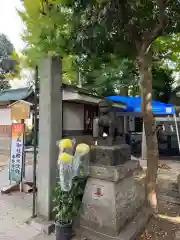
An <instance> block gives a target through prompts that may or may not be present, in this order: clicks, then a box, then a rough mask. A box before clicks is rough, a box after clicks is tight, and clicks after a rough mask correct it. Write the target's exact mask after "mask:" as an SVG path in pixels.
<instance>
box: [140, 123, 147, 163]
mask: <svg viewBox="0 0 180 240" xmlns="http://www.w3.org/2000/svg"><path fill="white" fill-rule="evenodd" d="M141 159H142V160H146V159H147V145H146V134H145V128H144V121H143V129H142V142H141Z"/></svg>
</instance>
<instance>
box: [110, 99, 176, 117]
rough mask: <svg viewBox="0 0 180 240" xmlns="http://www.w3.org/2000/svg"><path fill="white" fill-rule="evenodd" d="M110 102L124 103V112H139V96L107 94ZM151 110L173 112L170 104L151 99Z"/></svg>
mask: <svg viewBox="0 0 180 240" xmlns="http://www.w3.org/2000/svg"><path fill="white" fill-rule="evenodd" d="M107 98H108V99H109V100H111V101H112V102H119V103H123V104H126V108H125V110H124V111H125V112H135V113H141V97H124V96H109V97H107ZM152 112H153V114H154V115H171V114H174V113H175V108H174V106H173V105H172V104H166V103H162V102H157V101H152Z"/></svg>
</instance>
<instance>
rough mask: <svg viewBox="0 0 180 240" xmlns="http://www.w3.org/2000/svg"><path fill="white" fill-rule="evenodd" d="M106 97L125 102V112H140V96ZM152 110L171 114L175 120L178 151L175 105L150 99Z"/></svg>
mask: <svg viewBox="0 0 180 240" xmlns="http://www.w3.org/2000/svg"><path fill="white" fill-rule="evenodd" d="M107 99H109V100H111V101H112V102H117V103H122V104H125V105H126V107H125V108H124V109H123V111H124V112H126V113H141V112H142V109H141V103H142V98H141V97H125V96H109V97H107ZM152 112H153V114H154V115H172V116H173V118H174V122H175V127H176V134H177V140H178V146H179V152H180V138H179V130H178V125H177V119H176V111H175V107H174V106H173V105H172V104H166V103H162V102H157V101H152Z"/></svg>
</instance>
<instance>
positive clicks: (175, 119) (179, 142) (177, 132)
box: [173, 114, 180, 153]
mask: <svg viewBox="0 0 180 240" xmlns="http://www.w3.org/2000/svg"><path fill="white" fill-rule="evenodd" d="M173 116H174V122H175V126H176V134H177V140H178V147H179V153H180V139H179V129H178V125H177V118H176V114H173Z"/></svg>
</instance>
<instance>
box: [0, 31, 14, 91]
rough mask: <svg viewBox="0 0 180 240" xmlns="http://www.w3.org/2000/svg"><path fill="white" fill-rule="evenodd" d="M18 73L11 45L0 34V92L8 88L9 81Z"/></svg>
mask: <svg viewBox="0 0 180 240" xmlns="http://www.w3.org/2000/svg"><path fill="white" fill-rule="evenodd" d="M18 73H19V63H18V57H17V54H16V53H15V49H14V46H13V44H12V43H11V42H10V41H9V40H8V38H7V37H6V36H5V35H4V34H0V90H3V89H6V88H10V84H9V79H13V78H14V77H16V76H17V74H18Z"/></svg>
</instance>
